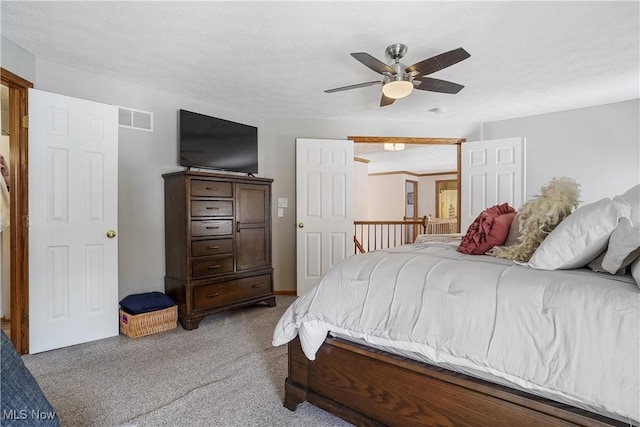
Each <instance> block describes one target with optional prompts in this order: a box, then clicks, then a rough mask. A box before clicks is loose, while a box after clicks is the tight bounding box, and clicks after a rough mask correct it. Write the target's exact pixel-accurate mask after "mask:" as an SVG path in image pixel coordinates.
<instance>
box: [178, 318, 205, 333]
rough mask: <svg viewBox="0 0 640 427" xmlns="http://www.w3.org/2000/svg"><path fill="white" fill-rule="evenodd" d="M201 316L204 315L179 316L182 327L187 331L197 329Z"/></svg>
mask: <svg viewBox="0 0 640 427" xmlns="http://www.w3.org/2000/svg"><path fill="white" fill-rule="evenodd" d="M203 317H204V316H197V317H188V318H184V317H181V318H180V323H182V328H183V329H185V330H187V331H191V330H193V329H198V326H199V325H200V321H201V320H202V318H203Z"/></svg>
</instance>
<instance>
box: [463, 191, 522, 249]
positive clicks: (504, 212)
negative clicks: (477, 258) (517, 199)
mask: <svg viewBox="0 0 640 427" xmlns="http://www.w3.org/2000/svg"><path fill="white" fill-rule="evenodd" d="M515 216H516V211H515V209H513V208H512V207H511V206H509V205H508V204H507V203H503V204H501V205H495V206H492V207H490V208H488V209H486V210H484V211H482V212H481V213H480V215H478V217H477V218H476V220H475V221H473V223H472V224H471V225H470V226H469V229H468V230H467V234H466V235H465V236H464V237H463V238H462V241H461V242H460V245H459V246H458V252H462V253H465V254H469V255H483V254H485V253H486V252H487V251H488V250H489V249H491V248H492V247H494V246H500V245H502V244H504V242H505V241H506V240H507V235H508V234H509V227H510V226H511V222H512V221H513V218H514V217H515Z"/></svg>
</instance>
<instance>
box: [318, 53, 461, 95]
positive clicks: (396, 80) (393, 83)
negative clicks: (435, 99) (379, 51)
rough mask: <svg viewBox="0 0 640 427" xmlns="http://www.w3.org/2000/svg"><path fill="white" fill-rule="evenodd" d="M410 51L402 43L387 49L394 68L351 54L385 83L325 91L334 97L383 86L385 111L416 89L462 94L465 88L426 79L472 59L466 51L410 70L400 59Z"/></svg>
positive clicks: (445, 55) (428, 61)
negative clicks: (347, 91) (351, 91)
mask: <svg viewBox="0 0 640 427" xmlns="http://www.w3.org/2000/svg"><path fill="white" fill-rule="evenodd" d="M407 49H408V48H407V46H406V45H404V44H402V43H396V44H392V45H391V46H388V47H387V49H386V50H385V53H386V55H387V56H388V57H389V58H391V59H392V60H393V61H394V63H393V64H391V65H387V64H385V63H384V62H382V61H380V60H378V59H376V58H374V57H373V56H371V55H369V54H368V53H365V52H357V53H352V54H351V56H353V57H354V58H355V59H356V60H358V61H360V62H361V63H363V64H364V65H366V66H367V67H369V68H371V69H372V70H373V71H375V72H376V73H379V74H382V75H383V76H384V77H383V79H382V80H381V81H380V80H375V81H372V82H366V83H358V84H354V85H349V86H343V87H338V88H335V89H329V90H325V92H326V93H333V92H340V91H343V90H350V89H357V88H361V87H367V86H373V85H377V84H382V98H381V99H380V106H381V107H384V106H386V105H391V104H393V102H394V101H395V100H396V99H400V98H404V97H405V96H407V95H409V94H410V93H411V92H412V91H413V89H419V90H426V91H430V92H440V93H452V94H455V93H458V92H460V91H461V90H462V88H463V87H464V86H463V85H460V84H457V83H453V82H448V81H446V80H439V79H434V78H431V77H426V76H427V75H429V74H431V73H435V72H436V71H439V70H442V69H443V68H447V67H450V66H451V65H454V64H457V63H458V62H460V61H463V60H465V59H467V58H469V57H470V56H471V55H470V54H469V53H468V52H467V51H466V50H464V49H463V48H461V47H459V48H457V49H454V50H450V51H448V52H445V53H441V54H440V55H436V56H433V57H431V58H428V59H425V60H423V61H420V62H416V63H415V64H413V65H410V66H408V67H407V66H406V65H404V64H402V63H400V59H401V58H402V57H403V56H404V55H405V54H406V53H407Z"/></svg>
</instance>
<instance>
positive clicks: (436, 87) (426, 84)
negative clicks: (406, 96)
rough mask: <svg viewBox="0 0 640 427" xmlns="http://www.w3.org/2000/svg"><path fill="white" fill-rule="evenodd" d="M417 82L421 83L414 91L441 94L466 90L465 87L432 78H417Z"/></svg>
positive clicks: (415, 79)
mask: <svg viewBox="0 0 640 427" xmlns="http://www.w3.org/2000/svg"><path fill="white" fill-rule="evenodd" d="M413 81H415V82H420V84H419V85H417V86H415V87H414V89H420V90H428V91H430V92H440V93H458V92H460V91H461V90H462V88H464V86H463V85H459V84H458V83H453V82H448V81H446V80H439V79H434V78H431V77H415V78H414V79H413Z"/></svg>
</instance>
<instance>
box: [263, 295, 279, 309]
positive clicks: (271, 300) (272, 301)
mask: <svg viewBox="0 0 640 427" xmlns="http://www.w3.org/2000/svg"><path fill="white" fill-rule="evenodd" d="M265 302H266V303H267V305H268V306H269V307H275V306H276V297H275V296H274V297H272V298H269V299H267V300H265Z"/></svg>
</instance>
